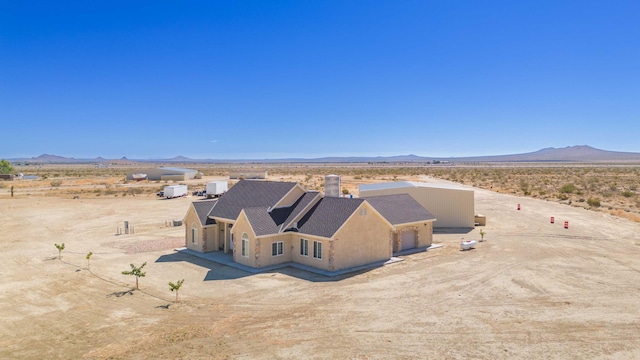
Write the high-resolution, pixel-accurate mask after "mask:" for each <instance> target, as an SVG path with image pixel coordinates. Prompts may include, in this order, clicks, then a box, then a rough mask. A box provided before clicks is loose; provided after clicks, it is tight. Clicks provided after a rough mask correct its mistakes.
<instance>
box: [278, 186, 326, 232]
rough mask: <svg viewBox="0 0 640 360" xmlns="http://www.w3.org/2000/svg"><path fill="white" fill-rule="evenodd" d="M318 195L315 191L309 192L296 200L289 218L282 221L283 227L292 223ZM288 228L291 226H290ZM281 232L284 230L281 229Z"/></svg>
mask: <svg viewBox="0 0 640 360" xmlns="http://www.w3.org/2000/svg"><path fill="white" fill-rule="evenodd" d="M319 195H320V193H319V192H317V191H309V192H307V193H305V194H304V195H303V196H302V197H301V198H300V199H298V201H296V203H295V204H293V205H292V206H291V208H292V209H291V212H290V213H289V216H288V217H287V219H286V220H285V221H284V223H283V225H285V226H286V225H288V224H289V223H290V222H291V221H293V219H295V218H296V216H299V215H300V213H301V212H302V210H304V208H305V207H306V206H307V205H309V204H310V203H311V202H312V201H313V200H314V199H315V198H316V197H317V196H319ZM290 226H293V224H291V225H290ZM282 230H285V229H282Z"/></svg>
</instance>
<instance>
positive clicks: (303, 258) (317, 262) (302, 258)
mask: <svg viewBox="0 0 640 360" xmlns="http://www.w3.org/2000/svg"><path fill="white" fill-rule="evenodd" d="M289 234H291V245H292V247H293V250H292V253H291V260H292V261H295V262H297V263H300V264H303V265H307V266H313V267H315V268H319V269H323V270H330V265H329V252H330V249H331V246H332V245H331V243H333V241H330V240H329V239H326V238H321V237H317V236H310V235H306V234H300V233H295V232H292V233H289ZM300 239H307V240H309V247H308V249H309V254H308V255H301V254H300ZM314 241H318V242H320V243H322V259H316V258H314V257H313V242H314Z"/></svg>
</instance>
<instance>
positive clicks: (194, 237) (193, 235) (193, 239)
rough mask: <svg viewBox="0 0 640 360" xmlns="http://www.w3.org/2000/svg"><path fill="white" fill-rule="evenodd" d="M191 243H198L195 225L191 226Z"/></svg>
mask: <svg viewBox="0 0 640 360" xmlns="http://www.w3.org/2000/svg"><path fill="white" fill-rule="evenodd" d="M191 243H192V244H197V243H198V228H197V227H196V224H193V225H191Z"/></svg>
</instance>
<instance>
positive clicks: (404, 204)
mask: <svg viewBox="0 0 640 360" xmlns="http://www.w3.org/2000/svg"><path fill="white" fill-rule="evenodd" d="M362 199H364V200H366V201H367V202H368V203H369V204H371V206H373V208H374V209H376V210H377V211H378V212H379V213H380V215H382V216H383V217H384V218H385V219H387V221H389V222H390V223H391V224H392V225H394V226H395V225H400V224H408V223H414V222H419V221H435V220H436V217H435V216H433V214H431V213H430V212H429V211H427V209H425V208H424V207H423V206H422V205H420V203H418V202H417V201H416V200H415V199H414V198H413V197H412V196H411V195H409V194H396V195H381V196H369V197H364V198H362Z"/></svg>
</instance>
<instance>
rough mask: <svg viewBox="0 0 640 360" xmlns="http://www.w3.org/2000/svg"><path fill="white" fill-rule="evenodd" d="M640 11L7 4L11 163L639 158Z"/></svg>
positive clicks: (2, 19) (4, 78)
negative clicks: (572, 151) (589, 149)
mask: <svg viewBox="0 0 640 360" xmlns="http://www.w3.org/2000/svg"><path fill="white" fill-rule="evenodd" d="M638 16H640V2H638V1H588V0H586V1H560V0H557V1H528V2H527V1H513V0H509V1H455V0H451V1H448V0H446V1H445V0H442V1H427V0H421V1H375V0H363V1H351V0H339V1H331V0H318V1H313V0H298V1H233V0H229V1H201V2H190V1H161V0H156V1H148V2H147V1H113V0H112V1H12V0H0V133H2V140H1V141H0V158H14V157H31V156H38V155H40V154H43V153H49V154H55V155H61V156H68V157H76V158H89V157H97V156H102V157H106V158H119V157H122V156H127V157H129V158H166V157H173V156H177V155H184V156H189V157H193V158H213V159H252V158H280V157H322V156H351V155H353V156H360V155H401V154H417V155H422V156H439V157H445V156H473V155H497V154H508V153H521V152H529V151H535V150H538V149H541V148H544V147H550V146H553V147H564V146H570V145H591V146H594V147H597V148H601V149H606V150H615V151H631V152H640V46H639V44H640V21H639V20H638Z"/></svg>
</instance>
